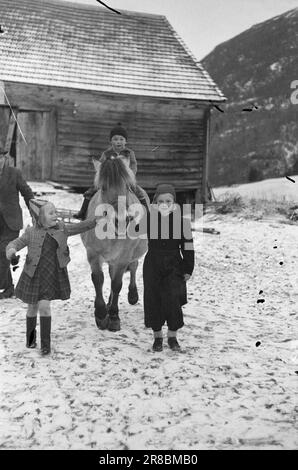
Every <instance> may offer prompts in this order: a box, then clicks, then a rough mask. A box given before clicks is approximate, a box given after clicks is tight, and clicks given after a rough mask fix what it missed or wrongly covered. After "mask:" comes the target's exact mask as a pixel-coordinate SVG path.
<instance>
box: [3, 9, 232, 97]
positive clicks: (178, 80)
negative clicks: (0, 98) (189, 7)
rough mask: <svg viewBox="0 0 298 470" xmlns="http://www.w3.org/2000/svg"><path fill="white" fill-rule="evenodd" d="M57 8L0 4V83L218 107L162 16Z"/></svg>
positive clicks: (210, 85) (214, 92) (215, 92)
mask: <svg viewBox="0 0 298 470" xmlns="http://www.w3.org/2000/svg"><path fill="white" fill-rule="evenodd" d="M120 11H121V13H122V14H121V15H118V14H116V13H113V12H111V11H109V10H108V9H106V8H104V7H100V6H98V4H95V5H94V6H89V5H83V4H80V3H72V2H65V1H58V0H46V1H45V0H0V24H1V27H2V30H4V33H2V34H0V79H1V80H4V81H5V80H6V81H12V82H23V83H36V84H43V85H53V86H61V87H69V88H78V89H83V90H97V91H106V92H114V93H125V94H133V95H147V96H158V97H169V98H171V97H172V98H191V99H198V100H213V101H224V99H225V98H224V95H223V94H222V92H221V91H220V90H219V89H218V87H217V86H216V84H215V83H214V82H213V80H212V79H211V78H210V76H209V75H208V73H207V72H206V71H205V70H204V68H203V67H202V66H201V64H200V63H199V62H198V61H197V60H196V59H195V58H194V56H193V55H192V54H191V52H190V51H188V49H187V47H186V46H185V45H184V44H183V42H182V40H181V39H180V38H179V37H178V35H177V33H176V32H175V31H174V29H173V28H172V26H171V25H170V23H169V22H168V20H167V19H166V17H165V16H160V15H153V14H145V13H136V12H132V11H123V10H120Z"/></svg>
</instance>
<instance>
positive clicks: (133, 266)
mask: <svg viewBox="0 0 298 470" xmlns="http://www.w3.org/2000/svg"><path fill="white" fill-rule="evenodd" d="M137 268H138V260H136V261H133V262H132V263H130V264H129V266H128V270H129V272H130V282H129V286H128V296H127V298H128V302H129V303H130V304H131V305H135V304H136V303H137V302H138V300H139V294H138V288H137V284H136V272H137Z"/></svg>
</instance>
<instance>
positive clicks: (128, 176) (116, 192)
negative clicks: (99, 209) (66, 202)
mask: <svg viewBox="0 0 298 470" xmlns="http://www.w3.org/2000/svg"><path fill="white" fill-rule="evenodd" d="M94 185H95V187H96V188H97V189H100V190H101V192H102V196H103V197H104V199H105V201H106V202H109V203H110V202H112V201H113V200H114V199H115V196H116V198H117V197H118V196H126V195H127V193H128V191H130V190H131V189H134V188H135V186H136V179H135V175H134V173H133V171H132V170H131V169H130V168H129V166H128V165H127V164H126V163H125V162H124V161H123V158H122V157H121V156H119V157H111V158H107V159H106V160H105V161H104V162H103V163H101V164H100V165H99V167H98V169H97V172H96V175H95V179H94Z"/></svg>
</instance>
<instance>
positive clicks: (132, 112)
mask: <svg viewBox="0 0 298 470" xmlns="http://www.w3.org/2000/svg"><path fill="white" fill-rule="evenodd" d="M5 87H6V88H5V89H6V93H7V95H8V97H9V99H10V101H11V104H13V105H17V106H18V107H19V108H24V109H36V110H38V109H41V110H51V109H52V108H54V109H55V112H56V116H57V153H56V155H55V154H54V156H53V164H52V169H53V174H52V179H53V180H56V181H61V182H64V183H67V184H69V185H73V186H81V187H82V186H89V185H90V183H92V179H93V165H92V162H91V159H90V155H92V154H98V153H101V152H102V151H103V150H104V149H105V148H106V147H107V146H108V145H109V132H110V130H111V128H112V127H113V126H114V125H115V124H116V123H117V122H119V121H120V122H122V124H123V125H124V126H125V127H126V128H127V130H128V136H129V139H128V144H127V146H128V147H131V148H132V149H134V150H135V153H136V157H137V161H138V174H137V177H138V182H139V184H140V185H142V186H143V187H144V188H145V189H147V190H150V189H153V188H154V187H155V186H156V184H157V183H159V182H171V183H173V184H174V185H175V186H176V187H177V188H178V189H180V190H185V189H199V191H200V189H201V188H202V181H203V169H204V155H205V146H206V119H204V116H206V113H205V112H206V106H204V105H203V104H202V103H199V102H197V101H191V100H178V99H176V100H174V99H159V98H150V97H136V96H128V95H118V94H117V95H116V94H114V95H111V94H106V93H98V92H85V91H78V90H71V89H64V88H53V87H48V86H37V85H24V84H16V83H6V84H5Z"/></svg>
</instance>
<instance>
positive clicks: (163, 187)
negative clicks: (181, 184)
mask: <svg viewBox="0 0 298 470" xmlns="http://www.w3.org/2000/svg"><path fill="white" fill-rule="evenodd" d="M166 193H168V194H172V196H173V198H174V201H176V191H175V188H174V186H173V185H172V184H168V183H162V184H159V185H158V186H157V188H156V191H155V194H154V198H153V199H154V201H155V200H156V198H157V197H158V196H159V195H160V194H166Z"/></svg>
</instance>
